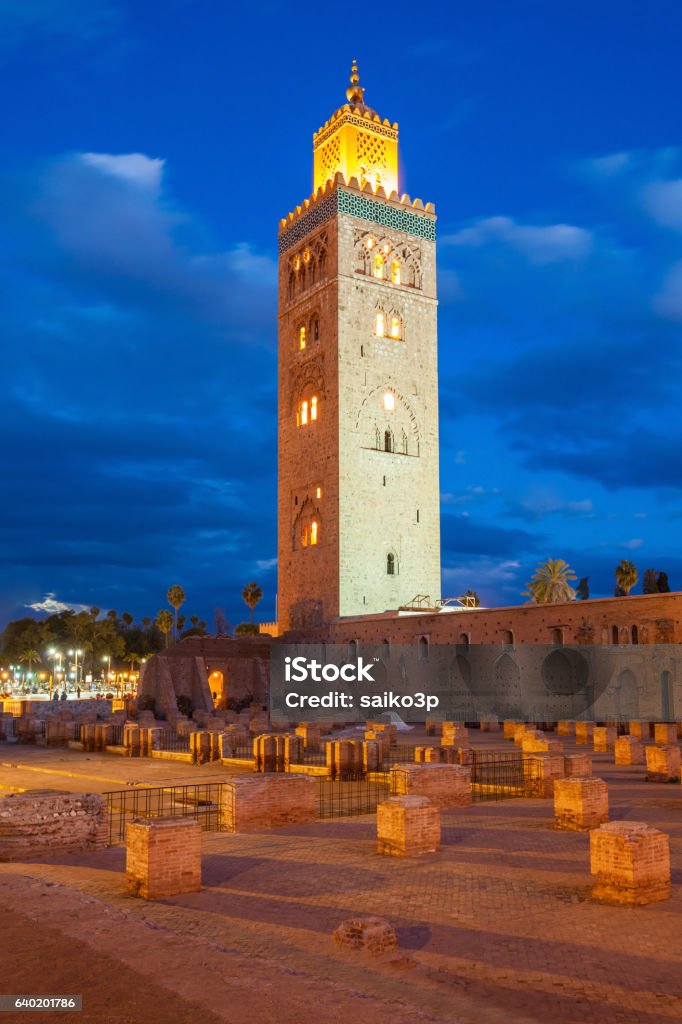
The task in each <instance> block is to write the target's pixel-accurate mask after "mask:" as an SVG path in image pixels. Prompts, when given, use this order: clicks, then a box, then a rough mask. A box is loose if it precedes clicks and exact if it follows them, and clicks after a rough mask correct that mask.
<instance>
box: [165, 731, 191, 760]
mask: <svg viewBox="0 0 682 1024" xmlns="http://www.w3.org/2000/svg"><path fill="white" fill-rule="evenodd" d="M189 744H190V739H189V736H178V734H177V733H176V732H175V731H174V730H173V729H162V730H161V736H160V748H161V750H168V751H170V752H172V753H174V754H189V751H190V746H189Z"/></svg>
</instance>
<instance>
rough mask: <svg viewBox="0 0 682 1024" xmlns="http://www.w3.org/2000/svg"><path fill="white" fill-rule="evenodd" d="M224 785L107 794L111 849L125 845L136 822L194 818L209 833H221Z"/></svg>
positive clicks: (136, 790)
mask: <svg viewBox="0 0 682 1024" xmlns="http://www.w3.org/2000/svg"><path fill="white" fill-rule="evenodd" d="M222 788H223V787H222V783H220V782H205V783H201V784H196V785H187V786H164V787H163V788H158V789H121V790H116V791H114V792H109V793H104V796H105V798H106V801H107V808H108V812H109V845H111V846H115V845H116V844H118V843H122V842H124V841H125V833H126V825H127V824H128V822H130V821H133V819H135V818H167V817H175V818H177V817H182V818H194V819H195V820H196V821H198V822H199V823H200V824H201V827H202V829H204V831H206V832H220V831H221V828H220V799H221V794H222Z"/></svg>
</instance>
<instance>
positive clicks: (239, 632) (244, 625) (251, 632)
mask: <svg viewBox="0 0 682 1024" xmlns="http://www.w3.org/2000/svg"><path fill="white" fill-rule="evenodd" d="M259 632H260V631H259V629H258V626H257V625H256V623H255V622H240V623H239V624H238V625H237V626H235V627H234V635H235V636H258V634H259Z"/></svg>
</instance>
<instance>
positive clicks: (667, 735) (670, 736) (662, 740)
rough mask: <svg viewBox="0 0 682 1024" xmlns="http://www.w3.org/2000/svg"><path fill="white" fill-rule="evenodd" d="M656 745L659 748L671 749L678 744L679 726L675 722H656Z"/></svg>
mask: <svg viewBox="0 0 682 1024" xmlns="http://www.w3.org/2000/svg"><path fill="white" fill-rule="evenodd" d="M654 743H657V744H658V746H659V747H669V746H672V745H673V744H674V743H677V726H676V725H675V723H674V722H672V723H671V722H656V723H655V724H654Z"/></svg>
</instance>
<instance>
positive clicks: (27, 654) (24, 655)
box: [19, 647, 42, 676]
mask: <svg viewBox="0 0 682 1024" xmlns="http://www.w3.org/2000/svg"><path fill="white" fill-rule="evenodd" d="M41 660H42V659H41V657H40V651H36V649H35V647H27V648H26V650H24V651H22V652H21V654H20V655H19V661H27V662H28V674H29V676H30V675H31V666H32V665H33V662H34V661H35V662H36V663H37V664H38V665H39V664H40V662H41Z"/></svg>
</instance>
